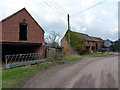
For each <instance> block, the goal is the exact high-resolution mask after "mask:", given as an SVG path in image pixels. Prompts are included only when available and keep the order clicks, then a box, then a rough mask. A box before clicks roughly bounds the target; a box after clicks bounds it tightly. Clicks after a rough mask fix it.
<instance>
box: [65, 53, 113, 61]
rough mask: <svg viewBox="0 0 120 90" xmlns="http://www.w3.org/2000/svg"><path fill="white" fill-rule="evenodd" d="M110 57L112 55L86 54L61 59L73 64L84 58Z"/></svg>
mask: <svg viewBox="0 0 120 90" xmlns="http://www.w3.org/2000/svg"><path fill="white" fill-rule="evenodd" d="M110 55H113V54H108V53H93V54H88V55H80V56H72V57H66V58H63V60H65V61H68V62H75V61H78V60H82V59H83V58H84V57H105V56H110Z"/></svg>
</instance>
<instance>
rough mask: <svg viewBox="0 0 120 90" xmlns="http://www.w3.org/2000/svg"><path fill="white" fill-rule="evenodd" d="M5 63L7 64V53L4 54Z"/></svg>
mask: <svg viewBox="0 0 120 90" xmlns="http://www.w3.org/2000/svg"><path fill="white" fill-rule="evenodd" d="M5 63H6V65H7V55H6V56H5Z"/></svg>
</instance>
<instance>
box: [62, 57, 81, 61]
mask: <svg viewBox="0 0 120 90" xmlns="http://www.w3.org/2000/svg"><path fill="white" fill-rule="evenodd" d="M63 60H65V61H68V62H75V61H78V60H82V57H81V56H75V57H66V58H63Z"/></svg>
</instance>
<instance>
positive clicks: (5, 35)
mask: <svg viewBox="0 0 120 90" xmlns="http://www.w3.org/2000/svg"><path fill="white" fill-rule="evenodd" d="M24 19H25V22H26V23H27V24H28V40H27V41H20V40H19V23H20V22H23V20H24ZM2 41H9V42H30V43H44V31H43V30H42V28H40V27H39V26H38V24H37V23H36V22H35V21H34V19H33V18H31V16H30V15H29V14H28V12H27V11H26V10H25V9H23V10H22V11H20V12H19V13H16V14H15V15H13V16H11V17H10V18H8V19H6V20H4V21H3V22H2Z"/></svg>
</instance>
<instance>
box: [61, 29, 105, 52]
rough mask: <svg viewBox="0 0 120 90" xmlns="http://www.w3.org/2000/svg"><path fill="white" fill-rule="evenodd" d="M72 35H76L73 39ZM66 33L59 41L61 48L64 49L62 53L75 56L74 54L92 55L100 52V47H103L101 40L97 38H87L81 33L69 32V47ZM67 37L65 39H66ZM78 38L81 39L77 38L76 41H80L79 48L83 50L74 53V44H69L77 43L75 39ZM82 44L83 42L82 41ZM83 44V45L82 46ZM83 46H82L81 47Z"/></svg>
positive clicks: (87, 36)
mask: <svg viewBox="0 0 120 90" xmlns="http://www.w3.org/2000/svg"><path fill="white" fill-rule="evenodd" d="M72 33H74V34H75V35H76V37H73V34H72ZM67 34H68V33H67V32H66V34H65V36H64V37H63V38H62V40H61V46H62V47H63V48H64V52H65V53H68V54H75V53H78V54H89V53H92V52H99V51H102V47H103V40H102V39H101V38H99V37H93V36H89V35H87V34H83V33H78V32H73V31H70V34H72V35H70V40H71V41H70V45H69V44H68V40H67V38H68V36H67ZM66 36H67V37H66ZM78 37H81V38H79V39H78V40H79V41H80V39H81V41H80V42H79V46H80V47H82V48H83V50H82V51H81V52H80V53H79V51H80V50H81V49H82V48H81V49H80V50H78V51H76V50H77V48H76V49H74V45H75V44H76V43H71V42H73V41H74V42H78V41H77V40H76V38H78ZM82 40H83V41H84V42H83V41H82ZM83 43H84V44H83ZM81 44H83V45H81Z"/></svg>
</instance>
